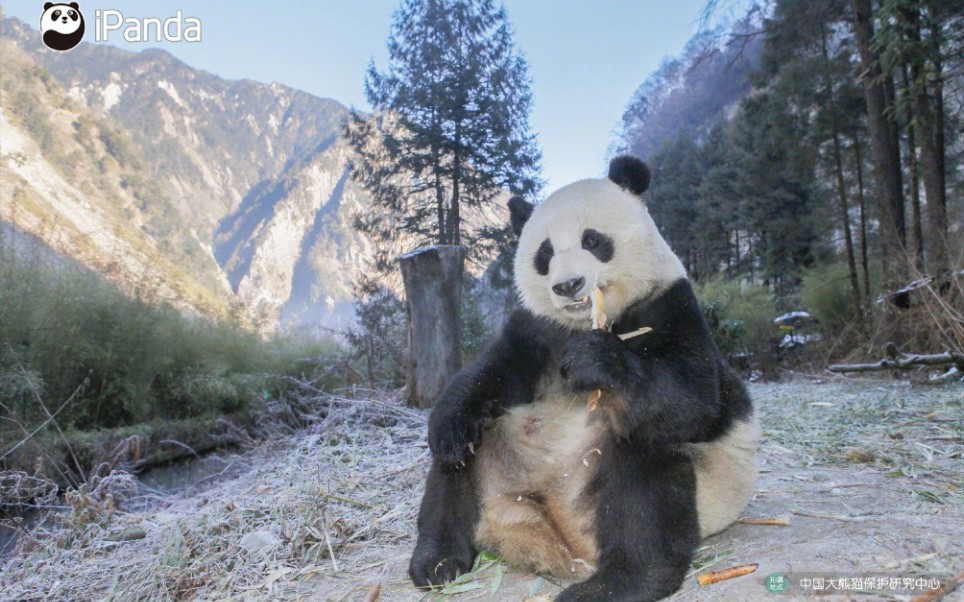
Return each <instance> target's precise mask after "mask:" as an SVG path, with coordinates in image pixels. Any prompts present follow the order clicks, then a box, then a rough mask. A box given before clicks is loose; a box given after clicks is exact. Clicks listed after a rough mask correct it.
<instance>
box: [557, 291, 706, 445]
mask: <svg viewBox="0 0 964 602" xmlns="http://www.w3.org/2000/svg"><path fill="white" fill-rule="evenodd" d="M643 326H649V327H651V328H652V329H653V330H652V332H649V333H647V334H644V335H640V336H637V337H633V338H631V339H628V340H626V341H623V340H621V339H620V338H619V337H618V334H621V333H626V332H630V331H633V330H636V329H638V328H641V327H643ZM563 366H564V371H565V372H566V374H567V378H568V379H569V384H570V386H571V387H572V388H573V390H575V391H592V390H595V389H602V390H603V391H607V392H608V393H610V394H612V397H609V396H608V395H607V397H606V398H604V399H602V400H601V401H600V403H602V404H604V407H608V408H609V411H608V415H609V417H610V420H612V421H613V423H614V424H613V426H614V427H615V429H616V430H617V431H618V432H622V433H623V434H625V435H627V436H628V435H633V436H635V437H636V438H638V439H641V440H643V441H648V442H650V443H652V444H654V445H665V444H673V443H682V442H697V441H706V440H709V439H712V438H714V437H715V436H716V435H717V434H718V432H719V431H720V429H721V428H722V424H721V420H722V418H723V414H724V412H723V403H722V397H721V390H720V360H719V352H718V351H717V349H716V346H715V344H714V343H713V339H712V335H711V333H710V330H709V327H708V326H707V325H706V322H705V320H704V319H703V316H702V313H701V312H700V309H699V304H698V303H697V301H696V297H695V295H694V294H693V291H692V288H691V287H690V285H689V283H688V282H687V281H686V280H680V281H679V282H677V283H676V284H674V285H673V286H671V287H670V288H669V289H667V290H666V291H664V292H662V293H660V294H659V295H658V296H657V297H656V298H653V299H646V300H644V301H641V302H639V303H637V304H636V305H635V306H633V307H631V308H629V309H628V310H627V311H626V312H625V313H624V314H623V316H622V317H620V320H619V322H617V323H616V324H615V325H614V328H613V332H606V331H604V330H592V331H589V332H585V333H581V334H579V335H577V336H576V337H574V338H573V340H572V342H571V343H570V345H569V346H568V347H567V349H566V352H565V354H564V356H563ZM607 399H608V401H607Z"/></svg>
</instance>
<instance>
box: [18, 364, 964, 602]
mask: <svg viewBox="0 0 964 602" xmlns="http://www.w3.org/2000/svg"><path fill="white" fill-rule="evenodd" d="M751 390H752V393H753V395H754V398H755V399H756V402H757V404H758V407H759V409H760V412H761V418H762V424H763V427H764V431H765V440H764V443H763V446H762V454H761V457H762V460H763V473H762V474H761V479H760V483H759V485H758V487H759V490H758V491H757V493H756V495H755V497H754V500H753V501H752V502H751V504H750V507H749V508H748V509H747V512H746V514H745V516H746V517H747V518H750V519H759V518H772V517H789V520H786V521H782V522H781V524H780V525H777V526H772V525H759V524H753V521H752V520H751V521H748V524H738V525H734V526H733V527H732V528H730V529H728V530H727V531H725V532H724V533H722V534H720V535H717V536H714V537H713V538H710V539H708V540H707V541H706V542H704V544H703V546H702V547H701V549H700V550H699V552H698V554H697V560H696V561H694V571H693V572H692V574H691V575H696V574H697V573H698V572H701V571H703V570H705V569H707V568H709V567H713V568H714V569H718V568H724V567H726V566H731V565H737V564H744V563H757V562H759V563H760V564H761V569H760V571H758V572H759V574H760V575H764V576H765V575H766V574H769V572H770V571H772V570H775V568H776V569H780V568H781V567H784V566H786V565H789V566H793V567H800V566H806V565H807V564H808V563H810V564H811V565H812V564H813V563H814V562H815V561H816V562H818V563H819V566H824V567H829V568H840V570H845V569H847V568H848V567H849V568H851V569H854V570H856V569H859V570H867V571H894V570H901V571H905V570H916V571H948V570H960V568H961V567H962V563H964V559H962V554H961V552H960V551H959V550H957V549H956V547H955V545H954V544H953V543H952V542H953V541H955V540H957V541H959V540H960V536H964V533H962V528H961V524H962V521H961V519H962V517H961V507H962V505H964V495H962V492H964V489H962V488H964V483H962V473H961V468H960V467H961V455H962V454H964V425H962V420H961V417H962V416H964V388H962V387H961V386H959V385H955V386H943V387H914V386H910V385H907V384H906V383H891V382H887V381H875V380H854V379H841V378H834V379H833V380H830V381H828V382H815V381H813V380H803V379H800V380H797V381H794V382H791V383H789V384H763V385H753V386H752V389H751ZM304 391H305V393H306V398H305V399H304V400H303V405H302V408H303V410H302V411H306V410H305V408H309V407H315V408H324V411H318V412H316V414H315V415H316V420H315V421H314V423H313V424H312V425H311V426H309V427H308V428H307V430H305V431H303V432H301V433H299V434H296V435H291V436H286V437H285V438H284V439H283V440H282V439H275V440H269V441H268V442H267V443H265V444H263V445H260V446H259V447H257V448H255V449H253V450H251V451H248V452H246V453H245V454H242V455H239V456H236V457H234V458H232V459H230V460H225V461H223V462H222V467H223V471H222V472H223V473H224V475H220V474H219V473H216V474H214V475H212V476H211V478H209V479H207V480H205V481H203V482H195V483H193V484H191V485H189V486H188V487H186V488H184V489H182V490H180V491H178V492H176V493H170V492H167V493H161V492H158V491H152V490H149V489H147V488H146V487H145V486H144V485H139V486H138V487H137V489H136V490H135V489H134V488H133V487H132V486H131V485H132V483H133V481H131V480H130V477H129V476H127V475H125V474H124V473H115V474H114V475H112V476H109V477H107V478H106V479H102V480H101V481H100V482H99V483H96V484H94V485H93V486H91V487H88V488H87V489H82V490H81V491H79V492H75V494H73V496H72V498H71V501H70V503H69V504H68V505H67V507H64V508H63V509H62V510H61V511H60V512H59V513H57V514H55V515H51V516H48V517H47V518H46V519H45V520H44V521H43V523H41V524H40V525H39V526H37V527H35V528H33V529H32V530H31V531H29V532H28V533H26V534H25V535H24V536H23V537H22V538H21V540H20V543H19V545H18V548H17V550H16V551H15V553H14V554H12V555H10V556H9V557H7V558H6V559H4V560H3V561H2V564H0V575H2V576H0V599H21V600H77V599H110V600H145V599H150V600H167V599H192V600H229V599H233V600H266V599H278V600H295V599H299V600H300V599H310V600H332V601H334V600H359V601H360V600H365V599H366V596H369V595H372V592H374V591H375V589H376V588H379V589H378V591H379V595H380V598H379V599H380V600H392V601H394V600H406V601H415V600H422V599H431V600H436V599H449V598H457V599H495V600H509V599H522V598H524V597H526V596H531V595H536V594H538V595H541V596H543V597H545V596H547V595H550V594H552V593H554V592H557V591H559V587H560V586H559V584H554V583H550V582H547V581H546V580H544V579H542V578H539V577H536V576H533V575H528V574H524V573H518V572H516V571H512V570H510V569H508V568H506V567H503V566H502V565H501V564H500V563H499V562H497V559H493V558H484V559H482V562H481V563H480V564H479V566H478V570H477V571H476V572H475V573H472V574H470V575H469V576H466V577H464V578H463V579H461V580H460V581H459V583H457V584H455V585H454V586H453V587H450V588H449V589H448V590H445V591H444V592H435V593H429V594H426V593H425V592H419V591H417V590H415V589H414V588H413V587H412V586H411V583H410V582H409V581H408V580H407V578H406V576H405V568H406V566H407V562H408V556H409V554H410V553H411V549H412V546H413V545H414V540H415V539H414V537H415V515H416V512H417V507H418V502H419V499H420V496H421V488H422V485H423V482H424V476H425V470H426V468H427V464H428V450H427V448H426V446H425V443H424V441H425V421H426V416H427V414H426V413H424V412H420V411H414V410H410V409H408V408H405V407H402V406H401V405H400V402H399V401H398V400H397V399H394V398H392V397H390V396H384V395H369V397H370V399H369V400H368V401H352V400H349V399H346V398H340V397H328V396H324V395H321V394H317V393H314V392H312V390H311V389H310V387H307V386H306V387H305V388H304ZM279 411H281V410H279ZM783 522H788V523H789V524H788V525H783V524H782V523H783ZM922 534H926V537H921V535H922ZM841 538H842V539H841ZM895 567H897V568H895ZM782 570H786V569H785V568H784V569H782ZM795 570H796V568H795ZM762 578H763V577H760V578H756V577H755V576H746V577H741V578H739V579H734V580H731V581H727V582H724V583H720V584H715V585H713V586H710V587H712V588H714V589H713V590H712V591H710V589H709V587H708V588H707V589H706V590H705V591H703V590H701V589H699V588H698V585H697V584H696V580H695V578H694V577H692V576H691V577H690V578H688V579H687V581H686V584H684V587H683V590H681V592H680V593H678V594H677V596H676V598H678V599H706V600H710V599H717V598H718V596H719V595H728V596H730V597H732V599H759V598H760V597H761V596H763V595H766V594H765V592H764V590H762V589H761V588H762V585H761V584H760V583H758V581H760V580H761V579H762ZM562 585H564V584H562ZM753 588H757V589H753ZM545 599H549V598H548V597H546V598H545Z"/></svg>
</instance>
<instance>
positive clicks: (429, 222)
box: [347, 0, 540, 269]
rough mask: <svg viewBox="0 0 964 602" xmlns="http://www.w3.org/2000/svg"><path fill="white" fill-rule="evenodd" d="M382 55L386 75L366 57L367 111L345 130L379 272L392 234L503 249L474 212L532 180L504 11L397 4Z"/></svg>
mask: <svg viewBox="0 0 964 602" xmlns="http://www.w3.org/2000/svg"><path fill="white" fill-rule="evenodd" d="M388 51H389V65H388V69H387V71H385V72H379V71H378V70H377V69H376V68H375V66H374V64H372V65H370V66H369V70H368V74H367V76H366V79H365V90H366V97H367V99H368V101H369V103H370V104H371V105H372V106H373V107H374V109H375V114H374V115H373V116H363V115H362V114H360V113H359V112H357V111H355V112H353V113H352V116H351V118H350V120H349V123H348V126H347V134H348V138H349V140H350V142H351V144H352V147H353V149H354V150H355V153H356V155H357V160H356V161H355V164H354V170H353V175H354V177H355V178H356V179H357V180H358V181H359V182H361V183H362V185H363V186H364V187H365V188H366V189H367V190H368V192H369V193H370V194H371V196H372V198H373V202H374V208H373V210H372V211H371V212H370V213H368V214H365V215H360V216H357V218H356V226H357V227H358V228H359V229H361V230H362V231H364V232H367V233H369V234H371V235H373V236H374V237H375V239H376V240H377V241H381V242H382V243H383V248H382V254H381V256H380V258H379V259H380V265H379V266H378V267H380V268H382V269H385V268H387V267H388V265H390V264H389V261H390V259H391V258H393V256H394V255H395V254H397V253H398V252H399V251H401V250H404V249H399V248H394V247H395V246H397V242H396V241H397V238H398V233H399V231H401V232H402V233H404V234H403V236H404V237H405V238H406V243H405V244H407V245H408V246H418V245H422V244H456V245H457V244H463V245H465V246H467V247H468V248H469V249H470V250H471V251H472V252H473V253H474V254H475V258H476V259H478V258H479V255H483V256H484V255H485V252H486V251H491V250H493V249H495V248H497V247H499V246H500V245H502V244H504V238H501V237H500V235H501V234H503V232H502V228H501V227H495V226H494V225H493V224H487V223H485V222H484V220H483V216H484V215H485V212H484V211H483V210H482V209H483V208H484V207H485V206H486V205H488V204H490V203H492V202H493V201H494V199H495V197H496V196H497V195H498V194H499V193H500V192H502V191H504V190H506V189H508V190H510V191H512V192H513V193H516V194H530V195H531V194H532V193H534V192H535V191H536V190H537V189H538V188H539V186H540V182H539V180H538V179H537V176H536V174H537V171H538V166H539V160H540V155H539V151H538V150H537V148H536V145H535V141H534V136H533V135H532V134H531V133H530V131H529V124H528V119H529V112H530V109H531V105H532V97H531V93H530V90H529V77H528V74H527V65H526V62H525V59H524V58H523V57H522V56H521V55H520V54H519V52H518V51H517V49H516V47H515V44H514V42H513V35H512V28H511V26H510V24H509V21H508V17H507V15H506V12H505V9H504V8H502V7H498V8H497V7H496V6H495V5H494V4H493V2H492V1H491V0H404V1H403V3H402V4H401V6H400V7H399V9H398V10H397V11H396V13H395V16H394V23H393V26H392V31H391V35H390V37H389V40H388ZM500 226H501V225H500Z"/></svg>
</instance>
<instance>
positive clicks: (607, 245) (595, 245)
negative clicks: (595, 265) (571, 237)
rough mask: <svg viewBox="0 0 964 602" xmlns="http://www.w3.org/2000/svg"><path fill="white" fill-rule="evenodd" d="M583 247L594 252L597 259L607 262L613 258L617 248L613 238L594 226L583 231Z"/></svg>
mask: <svg viewBox="0 0 964 602" xmlns="http://www.w3.org/2000/svg"><path fill="white" fill-rule="evenodd" d="M582 248H583V249H585V250H587V251H589V252H590V253H592V254H593V255H594V256H595V257H596V259H598V260H599V261H601V262H603V263H605V262H607V261H609V260H610V259H612V258H613V254H614V253H615V251H616V249H615V246H614V245H613V239H611V238H609V237H608V236H606V235H605V234H603V233H602V232H597V231H596V230H593V229H592V228H586V229H585V230H583V231H582Z"/></svg>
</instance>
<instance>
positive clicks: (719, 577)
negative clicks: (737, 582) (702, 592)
mask: <svg viewBox="0 0 964 602" xmlns="http://www.w3.org/2000/svg"><path fill="white" fill-rule="evenodd" d="M758 566H760V565H759V564H757V563H753V564H741V565H740V566H731V567H730V568H728V569H723V570H721V571H710V572H709V573H703V574H702V575H700V576H699V577H697V578H696V579H697V580H698V581H699V582H700V585H710V584H711V583H718V582H720V581H726V580H727V579H733V578H735V577H742V576H743V575H749V574H750V573H752V572H753V571H755V570H756V569H757V567H758Z"/></svg>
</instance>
